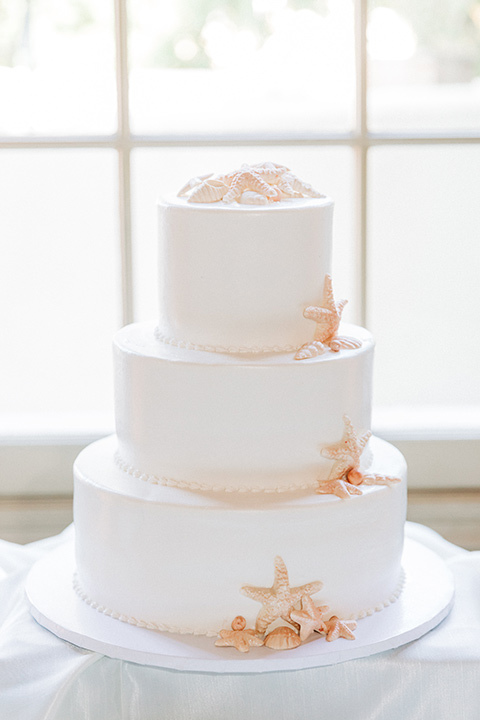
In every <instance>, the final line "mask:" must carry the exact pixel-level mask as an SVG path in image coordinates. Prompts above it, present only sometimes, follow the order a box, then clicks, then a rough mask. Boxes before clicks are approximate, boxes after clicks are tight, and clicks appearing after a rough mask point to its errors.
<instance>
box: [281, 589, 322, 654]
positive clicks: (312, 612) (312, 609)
mask: <svg viewBox="0 0 480 720" xmlns="http://www.w3.org/2000/svg"><path fill="white" fill-rule="evenodd" d="M326 612H328V605H320V606H319V607H317V606H316V605H315V603H314V602H313V600H312V598H311V597H309V596H308V595H307V596H306V597H304V598H302V609H301V610H292V611H291V613H290V617H291V619H292V620H293V621H294V622H296V623H298V625H299V626H300V640H301V641H302V642H304V641H305V640H306V639H307V638H309V637H310V635H311V634H312V633H313V632H314V631H315V630H317V631H318V632H324V631H326V625H325V621H324V620H323V616H324V614H325V613H326Z"/></svg>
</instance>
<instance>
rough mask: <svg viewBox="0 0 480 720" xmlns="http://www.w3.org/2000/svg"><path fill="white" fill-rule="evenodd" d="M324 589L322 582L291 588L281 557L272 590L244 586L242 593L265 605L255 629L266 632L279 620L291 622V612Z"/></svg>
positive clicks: (277, 562)
mask: <svg viewBox="0 0 480 720" xmlns="http://www.w3.org/2000/svg"><path fill="white" fill-rule="evenodd" d="M321 588H322V583H321V582H312V583H307V584H306V585H301V586H299V587H294V588H292V587H290V585H289V581H288V572H287V568H286V566H285V563H284V562H283V560H282V558H281V557H278V556H277V557H276V558H275V580H274V582H273V585H272V587H271V588H265V587H253V586H251V585H244V587H242V590H241V591H242V593H243V594H244V595H246V596H247V597H249V598H251V599H252V600H256V601H257V602H259V603H261V604H262V605H263V608H262V609H261V610H260V612H259V613H258V616H257V622H256V625H255V629H256V630H257V632H259V633H263V632H265V630H266V629H267V627H268V626H269V625H270V624H271V623H272V622H273V621H274V620H276V619H277V618H280V617H281V618H282V619H283V620H285V621H286V622H291V619H290V611H291V610H292V609H293V608H294V607H295V605H296V604H297V603H298V602H299V601H300V600H301V599H302V598H304V597H305V596H306V595H313V594H314V593H316V592H318V591H319V590H320V589H321Z"/></svg>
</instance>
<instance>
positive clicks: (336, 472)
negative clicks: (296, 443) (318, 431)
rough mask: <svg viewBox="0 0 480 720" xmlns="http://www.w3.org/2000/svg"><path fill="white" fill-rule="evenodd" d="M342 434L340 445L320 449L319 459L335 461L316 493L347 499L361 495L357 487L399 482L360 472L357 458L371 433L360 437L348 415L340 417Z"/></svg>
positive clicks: (376, 474)
mask: <svg viewBox="0 0 480 720" xmlns="http://www.w3.org/2000/svg"><path fill="white" fill-rule="evenodd" d="M343 422H344V424H345V430H344V433H343V437H342V439H341V440H340V442H339V443H336V444H334V445H329V446H328V447H325V448H323V449H322V455H323V456H324V457H326V458H329V459H330V460H335V463H334V465H333V467H332V470H331V472H330V475H329V477H328V479H327V480H324V481H322V482H319V485H318V488H317V493H318V494H320V495H336V496H337V497H339V498H342V499H344V498H348V497H350V495H362V491H361V490H360V489H359V488H358V486H359V485H389V486H390V485H392V484H393V483H397V482H400V478H397V477H393V476H391V475H381V474H378V473H362V472H361V471H360V470H359V467H360V458H361V455H362V452H363V450H364V448H365V445H366V444H367V442H368V440H369V438H370V437H371V435H372V433H371V432H370V431H367V432H366V433H363V435H359V434H358V433H357V432H356V431H355V430H354V427H353V424H352V421H351V420H350V418H349V417H348V415H344V416H343Z"/></svg>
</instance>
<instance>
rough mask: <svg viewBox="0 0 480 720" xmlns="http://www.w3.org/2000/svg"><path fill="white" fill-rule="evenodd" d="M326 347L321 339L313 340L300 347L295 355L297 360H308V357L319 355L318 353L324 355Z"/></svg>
mask: <svg viewBox="0 0 480 720" xmlns="http://www.w3.org/2000/svg"><path fill="white" fill-rule="evenodd" d="M326 349H327V348H326V346H325V345H324V344H323V343H321V342H320V341H319V340H313V341H312V342H311V343H306V344H305V345H302V347H301V348H299V350H298V351H297V354H296V355H295V360H307V359H308V358H313V357H318V355H323V353H324V352H325V350H326Z"/></svg>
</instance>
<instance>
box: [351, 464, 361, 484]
mask: <svg viewBox="0 0 480 720" xmlns="http://www.w3.org/2000/svg"><path fill="white" fill-rule="evenodd" d="M347 480H348V482H349V483H351V484H352V485H362V483H363V475H362V473H361V472H360V470H356V469H355V468H352V469H351V470H349V471H348V473H347Z"/></svg>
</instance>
